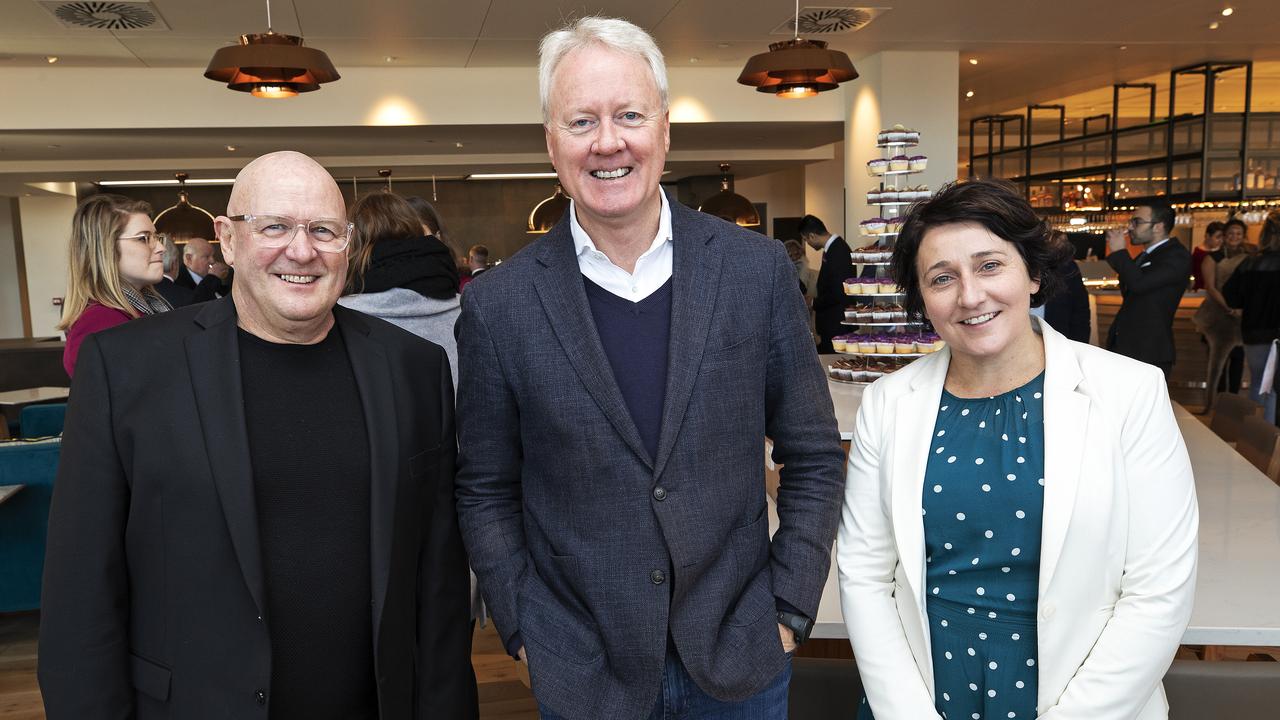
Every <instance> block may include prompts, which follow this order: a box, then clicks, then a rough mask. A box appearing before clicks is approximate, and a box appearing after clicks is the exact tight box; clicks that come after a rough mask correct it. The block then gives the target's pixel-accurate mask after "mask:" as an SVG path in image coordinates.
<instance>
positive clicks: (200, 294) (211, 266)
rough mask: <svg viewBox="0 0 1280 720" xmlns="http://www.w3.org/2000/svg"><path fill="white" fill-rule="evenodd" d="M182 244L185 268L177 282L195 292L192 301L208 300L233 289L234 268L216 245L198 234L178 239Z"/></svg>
mask: <svg viewBox="0 0 1280 720" xmlns="http://www.w3.org/2000/svg"><path fill="white" fill-rule="evenodd" d="M175 239H176V240H177V241H178V242H179V243H181V244H182V267H181V268H179V269H178V276H177V277H176V278H174V283H175V284H177V285H179V286H181V287H184V288H187V289H189V290H191V291H192V292H193V293H194V294H195V299H194V300H193V302H198V303H200V302H208V301H209V300H214V299H217V298H220V297H223V296H225V295H227V294H228V293H230V292H231V280H230V275H231V268H230V267H229V266H228V265H227V264H226V263H225V262H223V261H222V260H221V259H220V258H219V257H217V254H216V253H215V252H214V248H213V244H212V243H210V242H209V240H208V239H206V238H202V237H199V236H187V237H178V238H175Z"/></svg>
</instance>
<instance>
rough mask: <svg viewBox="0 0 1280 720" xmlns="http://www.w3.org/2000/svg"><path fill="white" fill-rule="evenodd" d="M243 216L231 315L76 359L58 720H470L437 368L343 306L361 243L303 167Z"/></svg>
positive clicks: (266, 183)
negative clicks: (354, 251) (354, 246)
mask: <svg viewBox="0 0 1280 720" xmlns="http://www.w3.org/2000/svg"><path fill="white" fill-rule="evenodd" d="M228 210H229V213H231V214H230V215H229V216H222V217H219V218H217V220H216V222H215V232H216V233H217V235H218V237H219V239H220V241H221V244H222V248H223V251H224V254H225V256H226V259H227V262H228V263H229V264H231V265H233V266H235V268H236V269H237V271H238V279H237V281H236V283H235V285H234V287H233V289H232V292H231V295H230V297H227V298H223V299H221V300H216V301H214V302H209V303H205V304H202V305H193V306H191V307H187V308H183V309H181V310H177V311H174V312H171V313H168V314H167V316H165V317H161V318H157V319H158V320H160V321H159V322H146V323H142V322H138V323H129V324H127V325H125V326H121V327H119V328H116V329H112V330H108V331H104V332H102V333H99V334H96V335H93V336H91V337H90V338H89V339H88V340H87V341H86V342H85V344H84V346H83V347H82V349H81V358H80V362H79V365H78V368H77V372H76V377H75V382H74V385H73V387H72V389H71V400H70V405H69V407H68V411H67V422H66V429H65V432H64V436H63V448H62V458H61V465H60V467H59V468H58V479H57V483H56V489H55V490H54V497H53V504H52V508H51V511H50V519H49V547H48V555H47V559H46V563H45V577H44V596H43V607H42V608H41V613H42V615H41V627H40V653H39V670H38V675H39V680H40V688H41V691H42V693H43V697H44V702H45V709H46V713H47V716H48V718H49V720H62V719H63V718H66V719H72V718H74V719H75V720H86V719H90V720H92V719H95V718H102V719H103V720H106V719H107V718H133V719H135V720H150V719H151V718H183V719H184V720H203V719H205V718H209V719H210V720H212V719H213V718H255V717H263V718H270V719H271V720H279V719H281V718H285V719H291V718H343V719H344V720H360V719H364V720H373V719H374V718H377V719H379V720H416V719H420V718H475V717H476V716H477V714H478V710H477V705H476V685H475V677H474V674H473V672H472V669H471V663H470V652H471V639H470V632H469V623H468V619H469V616H470V598H469V594H470V581H469V575H468V572H467V562H466V557H465V554H464V552H463V548H462V540H461V536H460V535H459V531H458V523H457V518H456V515H455V510H454V502H453V488H454V485H453V480H454V478H453V474H454V458H455V455H456V449H455V441H454V426H453V382H452V378H451V377H450V371H449V362H448V359H447V357H446V355H445V352H444V350H442V349H441V348H440V347H439V346H437V345H434V344H432V343H429V342H427V341H425V340H422V339H420V338H418V337H416V336H414V335H411V334H409V333H407V332H405V331H403V330H401V329H399V328H397V327H395V326H393V325H391V324H389V323H386V322H383V321H381V320H377V319H375V318H372V317H369V316H366V315H362V314H360V313H357V312H355V311H352V310H348V309H346V308H343V307H339V306H336V305H335V303H336V302H337V299H338V296H339V295H340V294H341V292H342V288H343V285H344V282H345V279H346V272H347V263H348V259H347V254H348V244H349V241H350V235H351V225H350V223H348V222H347V219H346V206H345V203H344V202H343V198H342V194H341V193H340V192H339V190H338V186H337V185H336V184H335V183H334V181H333V178H332V177H330V176H329V174H328V172H326V171H325V170H324V168H322V167H320V166H319V165H318V164H316V163H315V162H314V161H313V160H311V159H310V158H308V157H306V156H305V155H300V154H298V153H289V152H285V153H273V154H271V155H266V156H263V157H261V158H258V159H257V160H254V161H253V162H251V163H250V164H249V165H248V166H246V167H245V168H244V170H243V171H241V173H240V175H239V176H238V177H237V179H236V184H235V186H234V187H233V189H232V191H231V200H230V202H229V203H228ZM193 407H194V408H195V412H194V413H192V412H191V408H193ZM174 468H181V470H180V471H175V470H174Z"/></svg>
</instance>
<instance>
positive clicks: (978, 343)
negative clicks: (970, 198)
mask: <svg viewBox="0 0 1280 720" xmlns="http://www.w3.org/2000/svg"><path fill="white" fill-rule="evenodd" d="M916 274H917V276H918V278H919V280H920V291H921V295H922V296H923V300H924V310H925V316H926V317H928V318H929V320H930V321H931V322H932V323H933V326H934V329H935V330H937V332H938V335H940V336H941V337H942V339H943V340H945V341H946V342H947V345H948V346H949V347H950V348H951V353H952V356H953V357H955V358H958V359H963V360H983V361H992V360H994V361H998V362H1003V361H1005V360H1007V354H1008V353H1016V352H1020V351H1021V349H1022V348H1024V347H1026V346H1027V344H1028V343H1031V344H1034V343H1035V342H1036V340H1035V331H1034V330H1032V328H1031V321H1030V318H1029V313H1030V309H1031V295H1033V294H1034V293H1036V292H1038V291H1039V290H1040V283H1039V282H1038V281H1036V280H1033V279H1031V277H1030V276H1029V275H1028V274H1027V265H1026V263H1025V262H1024V261H1023V259H1022V255H1020V254H1019V253H1018V249H1017V248H1016V247H1015V246H1014V244H1013V243H1011V242H1009V241H1008V240H1004V239H1003V238H1000V237H997V236H996V235H994V234H992V233H991V232H990V231H989V230H987V229H986V228H985V227H983V226H982V225H979V224H976V223H963V224H956V225H942V226H938V227H935V228H932V229H931V230H929V231H928V232H927V233H925V236H924V239H923V240H921V242H920V249H919V251H918V252H917V254H916Z"/></svg>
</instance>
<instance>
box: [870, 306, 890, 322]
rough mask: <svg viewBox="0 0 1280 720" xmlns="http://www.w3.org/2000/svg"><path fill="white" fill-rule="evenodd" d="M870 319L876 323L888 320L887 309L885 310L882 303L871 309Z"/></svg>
mask: <svg viewBox="0 0 1280 720" xmlns="http://www.w3.org/2000/svg"><path fill="white" fill-rule="evenodd" d="M871 320H872V321H873V322H878V323H882V322H889V311H888V310H885V309H884V306H883V305H877V306H876V307H875V309H874V310H872V311H871Z"/></svg>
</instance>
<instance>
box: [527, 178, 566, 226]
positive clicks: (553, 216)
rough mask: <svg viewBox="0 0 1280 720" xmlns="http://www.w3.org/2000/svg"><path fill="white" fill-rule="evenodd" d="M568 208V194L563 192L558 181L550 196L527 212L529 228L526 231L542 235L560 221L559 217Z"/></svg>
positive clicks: (562, 215)
mask: <svg viewBox="0 0 1280 720" xmlns="http://www.w3.org/2000/svg"><path fill="white" fill-rule="evenodd" d="M568 209H569V196H568V195H565V194H564V189H563V188H561V187H560V183H556V190H555V192H553V193H551V197H549V198H546V199H544V200H543V201H542V202H540V203H538V204H537V205H534V206H533V211H532V212H530V213H529V229H528V230H527V231H526V232H528V233H529V234H530V235H543V234H545V233H547V232H549V231H550V230H551V228H553V227H555V226H556V223H558V222H560V218H562V217H564V214H565V212H566V211H568Z"/></svg>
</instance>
